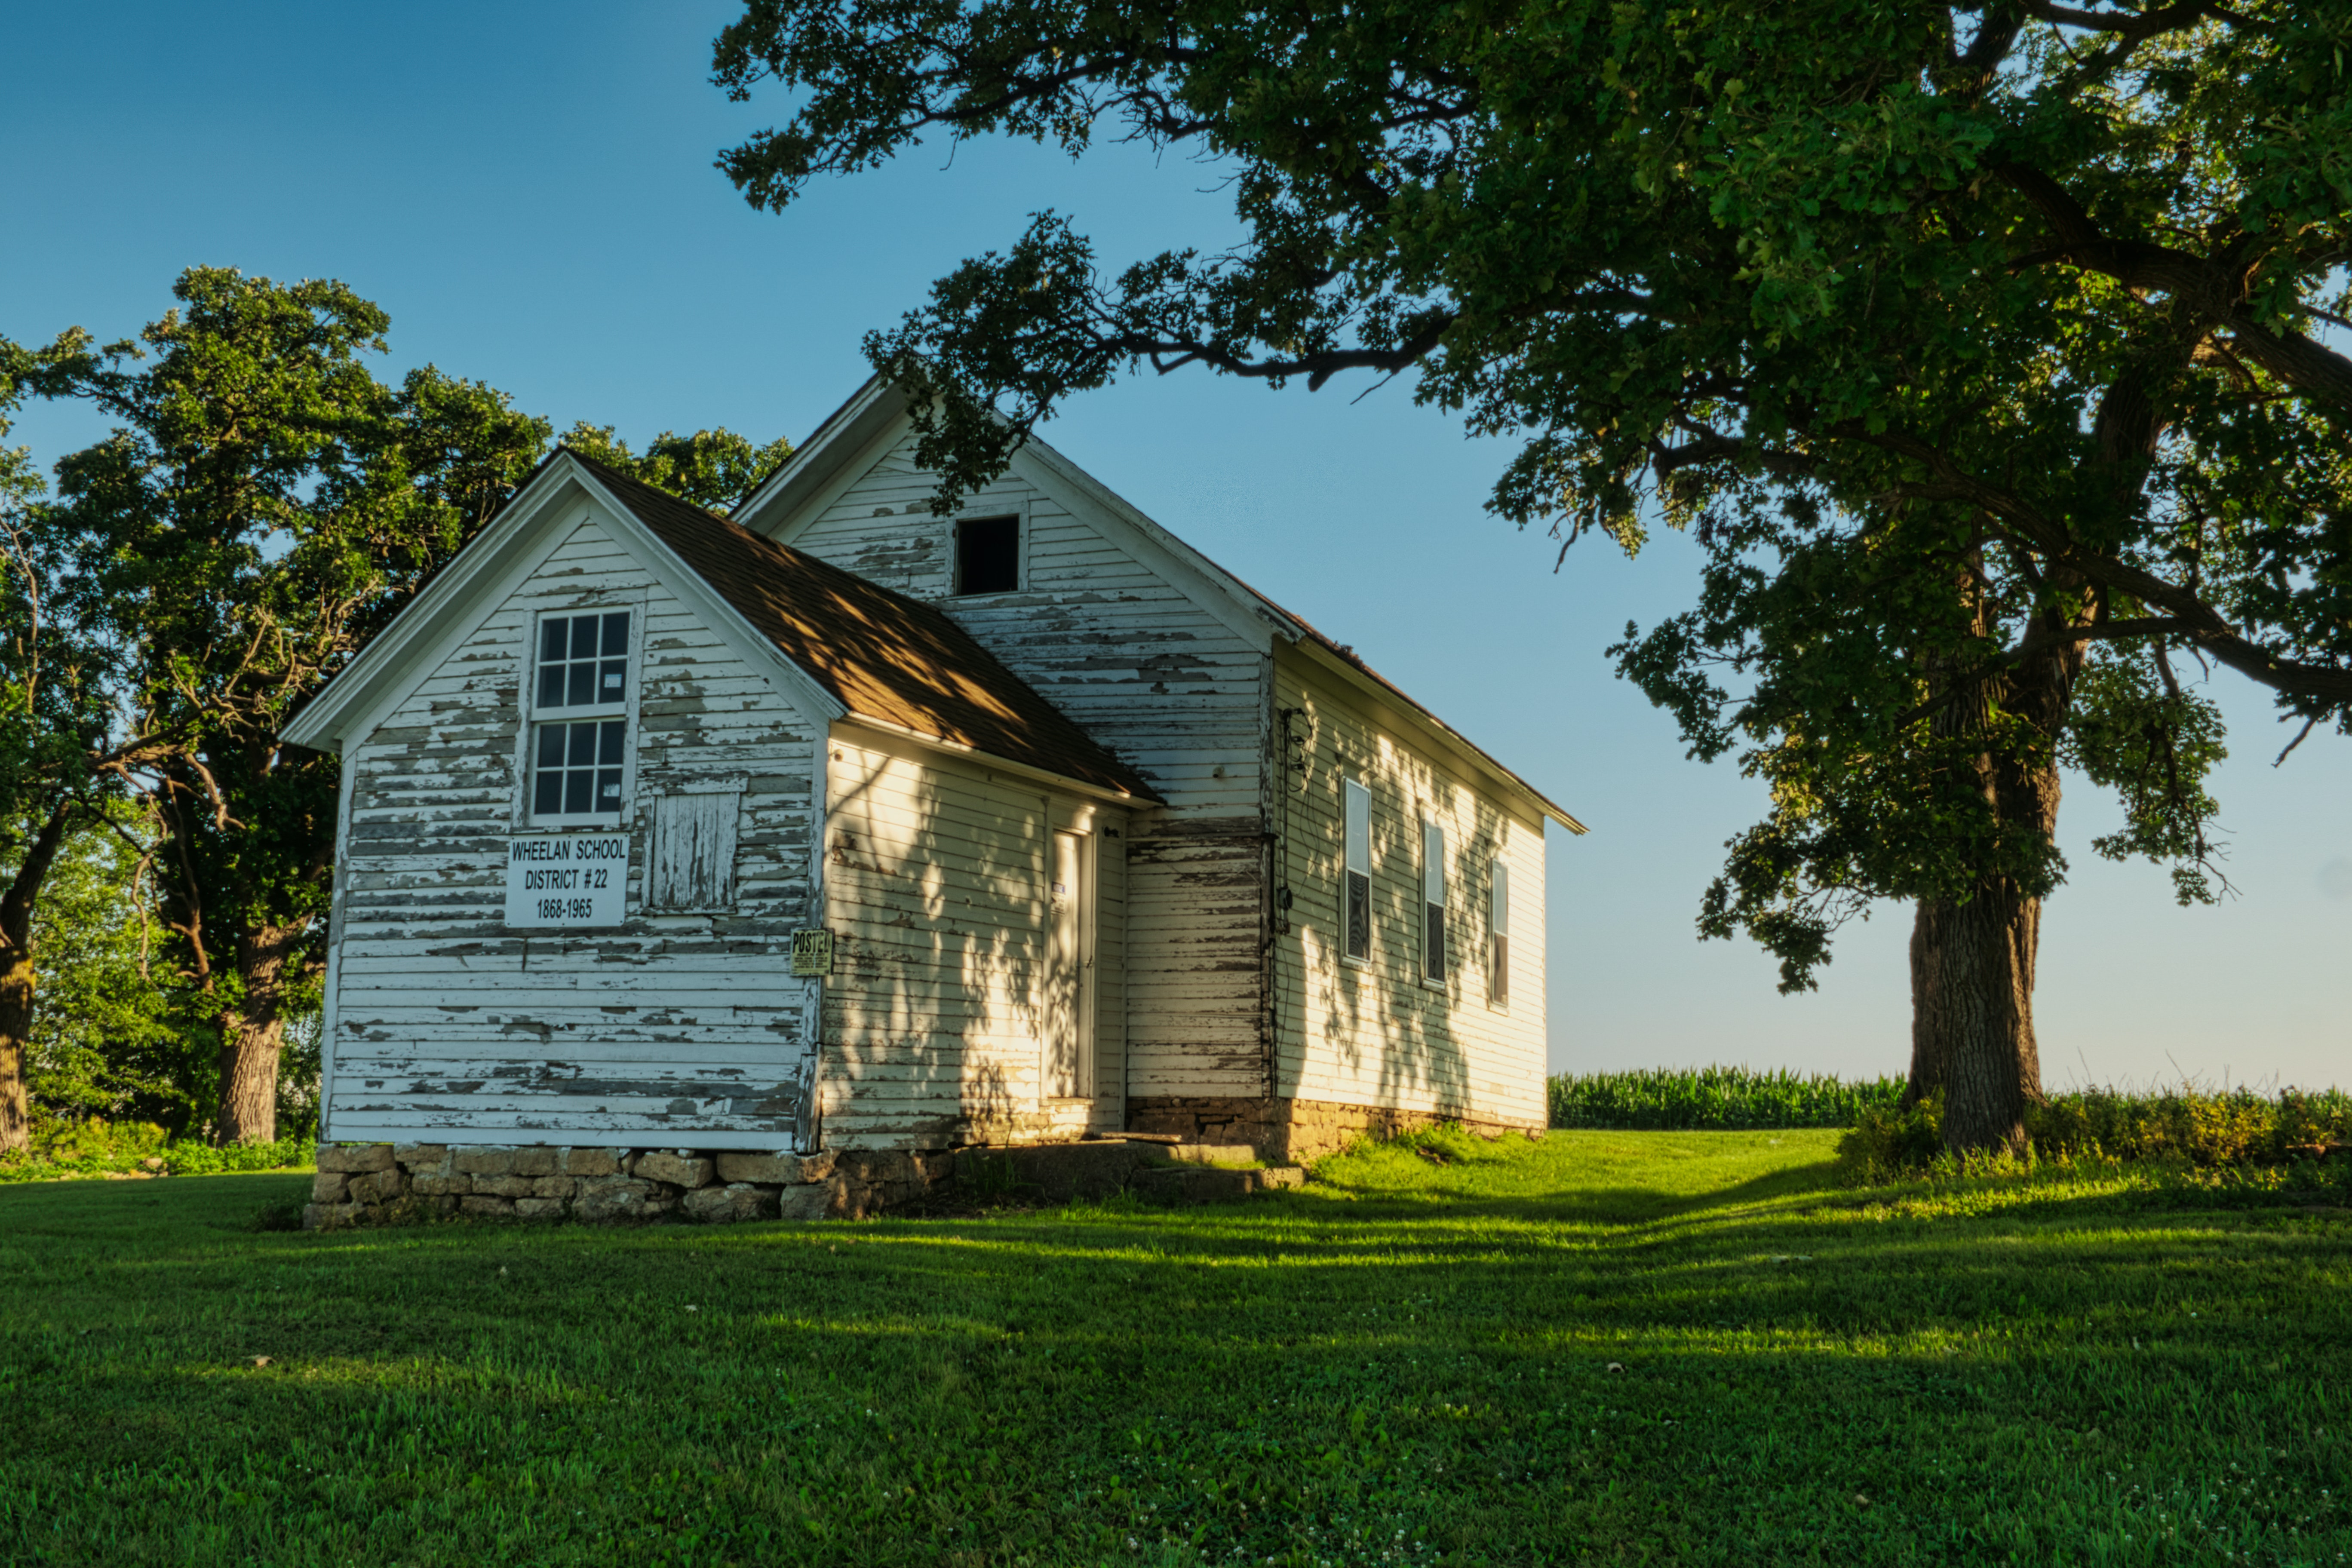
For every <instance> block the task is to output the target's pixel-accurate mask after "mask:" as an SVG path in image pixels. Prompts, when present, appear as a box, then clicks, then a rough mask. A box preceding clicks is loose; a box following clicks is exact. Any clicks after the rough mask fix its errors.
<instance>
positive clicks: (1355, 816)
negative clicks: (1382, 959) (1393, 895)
mask: <svg viewBox="0 0 2352 1568" xmlns="http://www.w3.org/2000/svg"><path fill="white" fill-rule="evenodd" d="M1339 792H1340V795H1342V796H1343V797H1344V799H1345V802H1346V807H1345V811H1344V813H1343V815H1344V816H1345V817H1346V819H1347V821H1346V827H1347V840H1348V843H1347V874H1346V875H1345V876H1344V877H1343V878H1342V879H1341V880H1342V881H1343V882H1345V883H1346V886H1345V887H1344V888H1342V889H1340V893H1339V902H1340V904H1341V905H1342V913H1341V919H1342V920H1343V921H1345V922H1346V924H1347V928H1348V945H1347V947H1346V948H1345V949H1344V951H1345V952H1346V953H1347V955H1348V956H1349V958H1358V959H1362V958H1370V956H1371V954H1372V792H1371V791H1370V790H1368V789H1366V788H1365V787H1364V786H1363V785H1362V784H1358V783H1357V782H1356V781H1355V780H1353V779H1347V780H1343V781H1342V782H1341V784H1340V785H1339Z"/></svg>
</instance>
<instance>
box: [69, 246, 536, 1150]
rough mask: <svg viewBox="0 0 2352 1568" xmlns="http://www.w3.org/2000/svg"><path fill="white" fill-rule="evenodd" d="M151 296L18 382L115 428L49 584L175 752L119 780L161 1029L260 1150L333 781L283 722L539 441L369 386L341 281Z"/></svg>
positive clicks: (410, 386) (237, 284)
mask: <svg viewBox="0 0 2352 1568" xmlns="http://www.w3.org/2000/svg"><path fill="white" fill-rule="evenodd" d="M173 295H174V297H175V299H176V300H178V304H177V306H175V308H174V309H173V310H170V311H167V312H166V313H165V314H164V315H163V318H162V319H160V320H158V321H153V322H151V323H150V324H149V325H148V326H147V327H146V328H145V329H144V330H143V331H142V332H141V333H140V335H139V337H138V339H137V340H136V341H125V342H116V343H112V344H109V345H106V346H104V347H102V348H101V347H99V346H96V345H95V344H94V342H93V341H92V340H91V339H90V337H89V334H88V333H86V332H83V331H80V330H79V329H75V330H73V331H68V332H66V333H63V334H61V335H60V336H59V337H58V340H57V342H56V343H54V344H53V345H52V346H51V348H50V349H49V350H47V351H46V353H45V355H44V356H41V358H40V363H38V364H37V366H35V367H33V368H31V369H28V370H26V372H25V373H24V375H23V380H24V384H26V386H28V387H31V388H32V389H34V390H36V391H38V392H40V393H41V394H43V395H48V396H58V397H65V396H71V397H79V398H83V399H86V400H87V401H88V402H89V404H90V405H92V406H93V407H94V408H95V409H96V410H97V411H98V412H100V414H102V415H104V416H107V417H108V418H109V419H110V420H111V421H112V422H113V426H114V428H113V432H112V434H111V435H110V437H108V438H107V439H106V440H104V441H101V442H100V443H98V444H97V445H95V446H92V447H87V448H85V449H83V450H81V451H79V452H75V453H71V454H69V455H68V456H67V457H66V458H63V459H62V460H61V461H60V462H59V463H58V465H57V472H58V501H57V502H56V503H55V504H53V505H50V506H47V507H46V508H45V509H44V510H43V513H42V517H43V522H44V526H45V528H46V530H47V537H48V538H49V539H50V540H52V541H53V542H54V545H53V548H54V552H55V555H56V563H55V567H54V574H55V576H56V577H57V578H58V581H59V582H60V583H61V584H63V585H64V587H65V589H66V591H67V594H68V597H69V598H70V599H71V601H72V602H75V603H78V604H82V605H89V606H91V614H92V615H93V616H96V617H97V618H98V622H99V624H100V625H101V626H102V627H103V629H104V632H105V644H106V646H107V647H110V648H111V649H114V650H117V652H118V654H119V657H120V661H121V672H120V673H121V690H120V691H118V692H117V693H116V694H115V695H116V697H117V700H118V702H119V705H120V706H121V708H123V709H124V710H128V711H131V712H132V713H136V714H138V715H141V716H142V719H143V721H145V722H146V723H148V724H149V725H150V726H151V727H153V728H155V729H157V730H158V731H160V732H162V733H163V734H166V735H168V736H169V738H170V744H169V746H168V748H167V749H165V750H164V751H163V752H162V753H161V754H160V755H158V756H157V757H155V758H154V759H152V760H151V761H149V762H148V763H146V764H145V765H144V766H142V768H141V769H139V770H138V771H137V772H136V773H134V774H131V775H130V776H132V777H135V778H136V779H137V780H138V781H139V782H140V784H142V787H143V789H144V791H145V794H146V797H147V802H146V803H147V805H148V808H149V809H150V810H151V811H152V814H153V816H154V819H155V820H156V822H157V823H159V824H160V826H161V829H162V834H163V843H162V845H161V846H159V853H158V854H157V855H156V856H155V857H154V858H153V860H152V868H153V869H154V871H155V874H156V884H157V890H158V893H159V894H160V897H161V902H162V909H161V910H160V913H161V915H162V917H163V918H162V919H161V921H160V922H159V927H160V930H161V931H162V933H163V934H162V938H161V942H160V944H159V945H160V950H161V951H160V958H161V961H162V962H163V967H164V969H165V971H166V973H169V974H170V975H171V976H172V977H173V980H174V981H175V982H176V983H177V984H178V985H179V987H180V991H179V994H178V995H177V996H176V998H175V1008H176V1011H177V1013H178V1016H179V1027H180V1028H181V1030H182V1032H183V1033H184V1035H185V1036H187V1037H188V1038H189V1041H190V1044H191V1045H192V1046H199V1045H202V1044H204V1043H205V1037H206V1036H210V1037H211V1043H212V1044H213V1045H214V1046H215V1047H216V1048H215V1059H216V1061H217V1063H218V1064H219V1065H218V1067H217V1068H216V1070H215V1075H214V1077H215V1083H214V1085H213V1086H212V1087H213V1089H214V1090H215V1092H214V1093H213V1094H211V1095H210V1096H208V1097H207V1098H208V1099H209V1100H210V1101H211V1104H209V1105H207V1106H206V1107H205V1109H206V1110H207V1112H209V1111H211V1110H213V1109H214V1108H215V1107H216V1108H217V1110H218V1113H219V1122H220V1127H221V1130H222V1131H223V1133H224V1134H225V1135H226V1136H228V1137H232V1138H248V1137H249V1138H259V1139H261V1140H262V1141H264V1142H268V1141H269V1140H270V1139H271V1138H273V1137H274V1135H275V1134H274V1132H273V1131H272V1130H271V1110H272V1102H273V1096H272V1093H271V1086H272V1083H273V1081H274V1079H276V1077H277V1075H278V1066H277V1064H276V1062H275V1061H274V1059H273V1058H274V1057H275V1054H276V1053H275V1047H276V1044H277V1040H278V1029H279V1027H280V1026H281V1024H282V1023H283V1022H284V1021H285V1020H286V1019H287V1018H288V1017H289V1016H297V1017H299V1016H300V1015H301V1014H302V1012H303V1010H304V1008H305V1006H306V993H307V990H308V988H310V987H312V986H313V985H314V983H315V976H316V970H317V966H318V964H319V962H320V952H321V945H322V943H323V941H324V929H325V928H324V920H323V917H324V915H325V912H326V906H327V900H328V897H329V892H330V889H331V859H332V851H333V842H334V813H335V798H336V778H337V772H336V763H335V761H334V759H333V758H331V757H330V756H325V755H320V754H316V753H310V752H294V751H289V750H288V749H287V748H285V747H284V746H282V745H281V744H280V742H278V732H279V731H280V730H281V729H282V728H283V726H284V724H285V722H286V721H287V720H288V719H289V717H290V716H291V715H292V714H293V713H294V712H295V710H298V709H299V707H300V705H301V704H302V703H303V702H305V701H307V700H309V699H310V695H311V694H312V693H314V692H315V691H316V690H317V689H319V688H320V686H321V685H322V684H324V682H325V681H326V680H327V679H330V678H331V677H332V676H333V675H334V673H335V672H336V671H337V670H338V669H340V668H342V667H343V665H344V664H345V663H346V662H348V660H349V659H350V658H352V656H353V655H354V654H355V653H356V652H357V651H358V649H359V648H360V647H361V646H362V644H364V642H365V641H366V640H367V638H368V637H371V636H372V635H373V633H375V632H376V631H378V630H380V629H381V628H382V627H383V625H384V624H385V623H386V622H387V621H389V620H390V618H391V617H392V616H393V615H394V614H395V613H397V611H398V610H399V608H400V606H401V605H404V603H406V601H407V599H408V597H409V595H411V594H413V593H414V592H415V589H416V588H417V587H418V586H419V585H420V584H422V583H423V582H424V581H425V579H426V578H427V577H428V576H430V575H431V574H432V573H433V572H434V571H436V569H438V567H439V566H440V565H441V564H443V563H445V562H446V561H447V560H448V559H449V557H450V556H451V555H452V554H453V553H454V552H456V551H457V549H458V548H459V547H460V546H461V545H462V544H463V543H464V542H465V541H466V540H467V538H469V537H471V536H472V534H473V533H474V531H477V530H478V529H479V528H480V526H481V525H482V524H483V523H484V522H485V521H488V517H489V516H490V514H491V513H492V511H494V510H496V508H497V507H498V506H499V504H501V503H502V502H503V501H504V500H505V499H506V498H507V496H508V495H509V493H511V490H512V489H513V487H514V485H515V484H516V483H517V482H518V481H519V480H520V479H521V478H522V477H523V476H524V475H525V474H526V473H528V471H529V470H530V468H531V466H532V464H533V463H534V462H535V461H536V460H537V458H538V457H539V455H540V453H541V451H542V450H543V449H544V447H545V446H546V442H547V437H548V435H549V426H548V424H547V422H546V421H545V420H543V419H538V418H534V417H531V416H526V415H523V414H520V413H519V412H517V411H516V410H514V409H513V408H512V407H511V406H509V404H508V401H507V399H506V398H505V396H504V395H502V394H499V393H498V392H496V391H495V390H493V389H491V388H488V387H486V386H483V385H480V384H476V383H469V382H465V381H459V380H456V379H453V378H450V377H448V376H446V375H444V374H442V373H441V372H440V371H439V370H437V369H436V368H435V367H433V366H430V365H427V366H425V367H424V368H422V369H419V370H415V371H412V372H411V373H409V374H408V375H407V376H406V377H404V380H403V381H402V383H401V384H400V385H399V386H397V387H394V386H389V385H386V384H383V383H381V382H379V381H378V380H377V379H376V378H375V376H374V375H373V374H372V372H371V371H370V369H369V368H368V365H367V363H366V361H367V358H368V356H370V355H373V354H379V353H383V352H384V351H385V347H386V344H385V333H386V331H387V330H388V328H389V325H390V322H389V319H388V318H387V317H386V316H385V314H384V313H383V310H380V309H378V308H377V307H376V306H375V305H373V303H371V302H370V301H368V300H363V299H362V298H360V297H359V296H358V295H357V294H355V293H354V292H353V291H352V289H349V288H348V287H347V286H345V285H343V284H341V283H339V282H334V281H331V280H312V281H305V282H301V283H296V284H290V285H279V284H276V283H273V282H272V281H270V280H269V279H266V278H247V277H246V276H244V275H243V274H241V273H239V272H236V271H235V270H233V269H229V268H190V269H189V270H188V271H186V272H184V273H183V274H182V275H181V277H180V278H179V279H178V281H177V282H176V283H175V284H174V285H173ZM184 1088H185V1089H186V1090H187V1092H189V1093H190V1094H191V1095H192V1096H193V1095H194V1094H195V1093H196V1092H197V1090H196V1087H195V1086H194V1084H193V1083H191V1084H189V1085H186V1086H184Z"/></svg>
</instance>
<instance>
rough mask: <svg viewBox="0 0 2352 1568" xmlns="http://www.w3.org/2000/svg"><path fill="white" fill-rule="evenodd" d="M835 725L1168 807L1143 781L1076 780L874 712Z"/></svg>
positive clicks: (1082, 790)
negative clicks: (1126, 784)
mask: <svg viewBox="0 0 2352 1568" xmlns="http://www.w3.org/2000/svg"><path fill="white" fill-rule="evenodd" d="M834 722H835V723H837V724H850V725H857V726H862V727H863V728H865V729H868V730H875V731H880V732H881V733H883V734H886V735H893V736H897V737H898V738H899V739H901V740H907V741H912V742H915V743H916V744H917V745H919V746H928V747H929V748H930V749H931V750H933V751H936V752H948V753H950V755H953V756H959V757H970V758H972V759H973V760H975V761H977V762H981V763H986V764H987V765H988V766H990V767H992V768H1003V770H1004V771H1005V772H1007V773H1018V774H1020V775H1021V776H1022V777H1023V778H1028V779H1035V780H1037V781H1038V782H1039V783H1042V784H1055V785H1058V786H1060V787H1061V788H1064V789H1066V790H1069V791H1071V792H1072V793H1073V794H1076V795H1089V796H1091V797H1093V798H1094V799H1096V800H1103V801H1109V802H1112V803H1114V804H1116V805H1138V806H1140V805H1166V804H1167V802H1165V801H1163V800H1161V799H1160V797H1159V796H1158V795H1153V794H1152V793H1151V792H1150V790H1147V789H1144V788H1143V787H1142V786H1141V784H1140V781H1139V782H1138V784H1137V787H1136V788H1134V789H1122V788H1119V787H1118V786H1117V785H1113V784H1097V783H1096V782H1095V781H1094V780H1092V779H1081V778H1073V777H1071V776H1070V775H1069V774H1068V773H1056V772H1055V771H1054V770H1053V769H1052V768H1041V767H1039V766H1037V764H1036V763H1019V762H1015V761H1013V759H1012V758H1011V757H1007V756H1003V755H1001V754H1000V753H998V752H985V751H982V750H981V749H980V748H979V747H978V746H974V745H971V744H970V743H968V742H963V741H953V740H950V739H948V738H947V737H946V736H944V735H933V734H929V733H926V732H925V731H921V730H917V729H914V728H911V727H910V726H908V725H905V724H898V723H893V722H892V721H889V720H887V719H879V718H876V717H875V716H874V715H872V714H870V713H860V712H858V711H857V710H856V709H854V708H853V709H851V710H849V711H847V712H846V713H844V714H843V715H842V716H841V717H840V718H838V719H836V720H835V721H834Z"/></svg>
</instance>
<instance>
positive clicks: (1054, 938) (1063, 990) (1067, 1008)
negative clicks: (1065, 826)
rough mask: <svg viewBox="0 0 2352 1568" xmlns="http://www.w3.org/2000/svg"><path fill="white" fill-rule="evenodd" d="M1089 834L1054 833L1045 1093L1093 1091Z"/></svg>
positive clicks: (1071, 1095) (1067, 1096) (1070, 1096)
mask: <svg viewBox="0 0 2352 1568" xmlns="http://www.w3.org/2000/svg"><path fill="white" fill-rule="evenodd" d="M1086 849H1087V841H1086V836H1085V835H1083V834H1078V833H1056V834H1055V835H1054V863H1053V879H1054V880H1053V888H1052V896H1051V899H1050V900H1049V901H1048V905H1047V909H1048V911H1049V912H1048V913H1047V916H1046V931H1045V1093H1046V1095H1047V1097H1048V1098H1050V1099H1055V1100H1082V1099H1084V1098H1085V1097H1087V1095H1089V1094H1091V1093H1093V1092H1094V1083H1093V1078H1094V1059H1093V1058H1094V1042H1093V1040H1092V1039H1091V1038H1090V1035H1091V1034H1092V1031H1091V1030H1090V1029H1089V1027H1088V1024H1089V1022H1090V1019H1089V1017H1088V1012H1089V1009H1088V1008H1087V981H1088V979H1089V978H1090V975H1089V973H1088V969H1089V965H1088V964H1087V956H1088V955H1087V952H1086V945H1087V943H1086V937H1087V909H1086V865H1087V855H1086Z"/></svg>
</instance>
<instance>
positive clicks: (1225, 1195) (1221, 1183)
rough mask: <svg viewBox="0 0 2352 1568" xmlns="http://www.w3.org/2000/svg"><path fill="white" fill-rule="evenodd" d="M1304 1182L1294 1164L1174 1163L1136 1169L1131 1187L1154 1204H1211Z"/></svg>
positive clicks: (1304, 1178)
mask: <svg viewBox="0 0 2352 1568" xmlns="http://www.w3.org/2000/svg"><path fill="white" fill-rule="evenodd" d="M1306 1181H1307V1173H1306V1172H1305V1171H1303V1170H1301V1169H1300V1168H1299V1167H1297V1165H1275V1166H1271V1167H1267V1168H1265V1169H1250V1168H1242V1167H1235V1166H1230V1165H1185V1164H1174V1165H1160V1166H1158V1167H1154V1168H1150V1169H1146V1170H1141V1171H1138V1172H1137V1173H1135V1179H1134V1182H1133V1183H1132V1186H1133V1188H1134V1191H1135V1192H1136V1194H1138V1195H1139V1196H1141V1197H1143V1198H1145V1199H1148V1200H1150V1202H1153V1203H1163V1204H1213V1203H1224V1202H1228V1201H1230V1200H1232V1199H1234V1198H1245V1197H1248V1196H1249V1195H1250V1194H1253V1193H1268V1192H1273V1191H1274V1190H1275V1189H1276V1188H1278V1187H1297V1186H1303V1185H1305V1184H1306Z"/></svg>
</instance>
